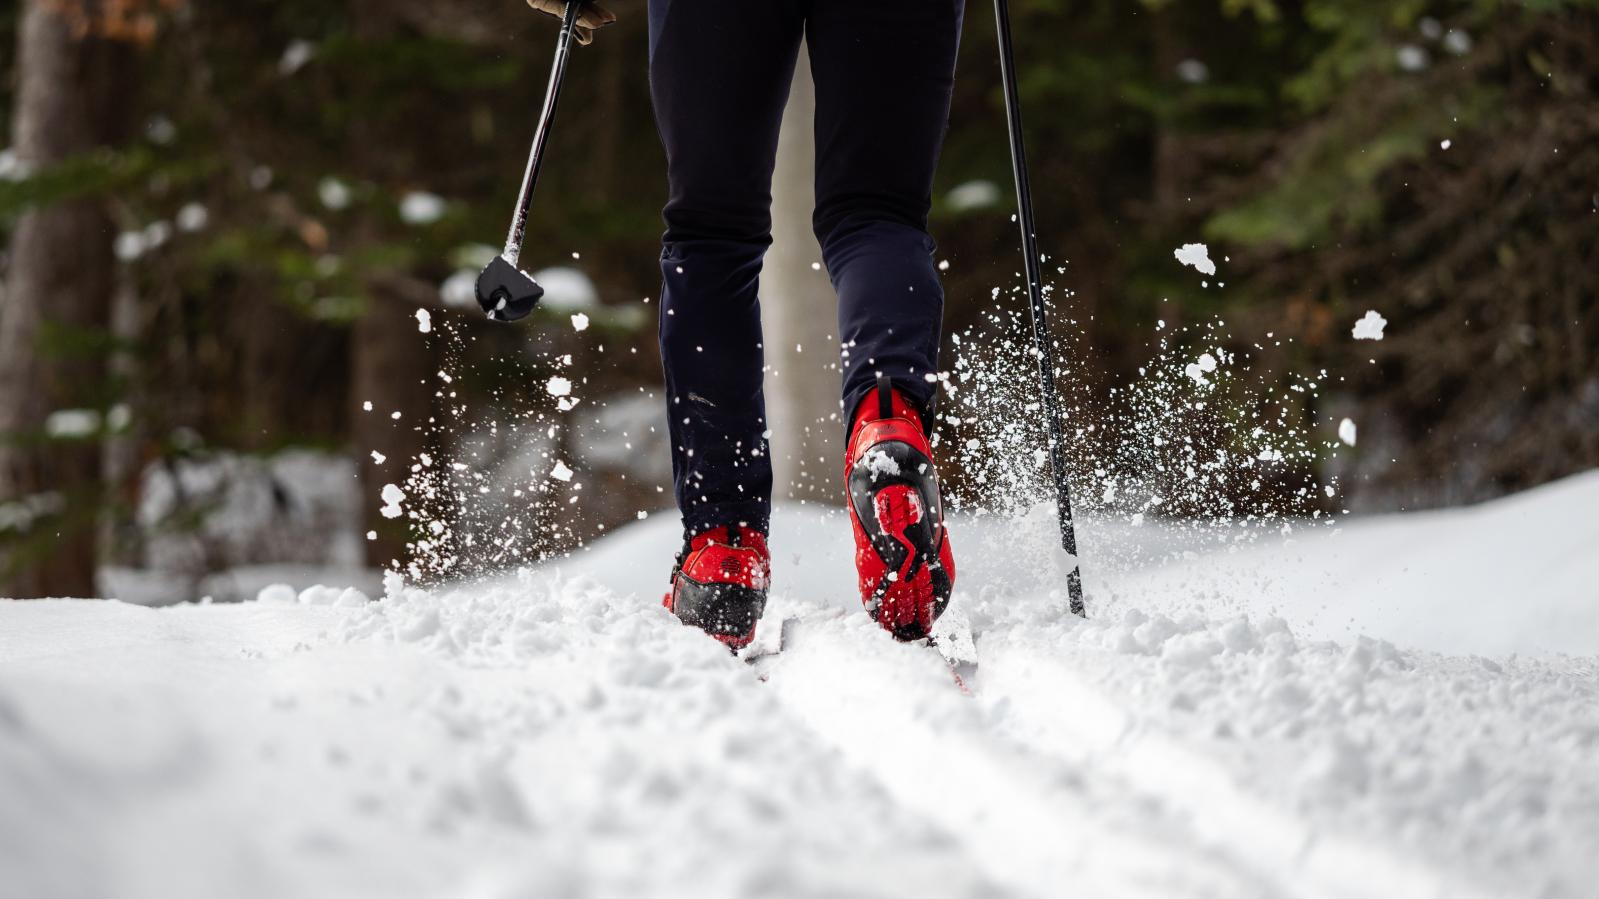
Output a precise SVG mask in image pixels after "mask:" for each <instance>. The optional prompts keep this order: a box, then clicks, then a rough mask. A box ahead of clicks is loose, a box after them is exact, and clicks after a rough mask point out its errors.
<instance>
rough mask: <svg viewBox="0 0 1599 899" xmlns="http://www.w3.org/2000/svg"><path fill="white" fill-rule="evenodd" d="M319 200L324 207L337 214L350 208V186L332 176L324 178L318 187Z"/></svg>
mask: <svg viewBox="0 0 1599 899" xmlns="http://www.w3.org/2000/svg"><path fill="white" fill-rule="evenodd" d="M316 194H317V199H319V200H321V201H322V205H323V206H326V207H327V208H329V209H331V210H333V211H334V212H337V211H339V210H341V209H348V208H349V206H350V199H351V196H352V195H351V192H350V186H349V185H348V184H345V183H344V182H343V181H341V180H339V179H338V178H334V177H332V176H328V177H326V178H323V179H322V180H321V181H320V182H318V183H317V186H316Z"/></svg>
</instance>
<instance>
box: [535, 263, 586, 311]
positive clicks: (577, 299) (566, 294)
mask: <svg viewBox="0 0 1599 899" xmlns="http://www.w3.org/2000/svg"><path fill="white" fill-rule="evenodd" d="M533 280H534V281H537V282H538V285H539V286H540V287H542V288H544V299H542V300H540V301H539V302H540V304H541V305H543V306H544V308H546V309H550V310H553V311H556V312H580V311H582V310H585V309H588V310H592V309H594V308H596V307H598V306H599V304H600V294H599V291H598V290H596V289H595V287H594V282H593V281H591V280H589V276H588V275H585V274H583V273H582V272H581V271H579V270H577V269H575V268H570V267H568V266H554V267H552V268H541V269H539V270H538V271H536V272H534V273H533Z"/></svg>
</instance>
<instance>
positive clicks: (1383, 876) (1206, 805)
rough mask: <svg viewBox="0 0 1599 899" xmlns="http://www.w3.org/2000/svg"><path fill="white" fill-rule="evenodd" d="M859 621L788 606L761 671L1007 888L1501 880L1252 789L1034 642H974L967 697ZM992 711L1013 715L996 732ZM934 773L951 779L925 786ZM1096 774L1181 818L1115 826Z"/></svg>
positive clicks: (1251, 891)
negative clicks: (1432, 859) (1436, 862)
mask: <svg viewBox="0 0 1599 899" xmlns="http://www.w3.org/2000/svg"><path fill="white" fill-rule="evenodd" d="M862 621H863V619H862V620H851V619H850V618H848V617H845V616H840V615H839V614H838V613H836V612H820V613H818V612H808V613H807V614H805V615H803V616H801V617H799V618H796V619H794V620H793V621H792V622H791V624H793V625H794V626H792V627H791V628H790V629H789V631H788V633H789V634H791V635H792V636H791V637H789V638H786V639H789V640H791V645H786V646H785V647H784V648H783V651H782V654H781V655H780V656H778V657H777V658H776V659H774V660H769V661H768V662H767V664H766V665H765V666H764V667H763V673H762V675H761V677H760V679H761V680H762V681H764V682H765V683H766V684H767V686H768V688H769V689H771V690H772V691H773V692H774V693H775V694H776V695H777V696H778V697H779V700H780V702H782V703H783V704H784V705H785V706H786V707H787V708H788V709H789V710H790V711H792V712H793V713H794V714H795V716H796V717H797V718H798V719H799V720H800V721H801V722H802V723H803V724H804V725H805V727H806V728H807V729H808V730H810V731H812V732H813V733H814V734H815V735H817V736H819V737H821V738H822V739H824V740H826V741H827V742H829V743H831V744H833V745H834V746H836V747H837V748H838V750H839V751H840V752H841V754H843V755H844V756H845V757H846V758H848V759H849V760H850V761H851V762H852V763H854V764H856V765H858V766H860V767H862V768H864V769H866V770H868V771H869V772H870V773H871V774H872V775H873V776H874V777H875V778H876V779H877V780H878V781H879V782H880V783H882V784H883V785H884V787H885V788H887V789H888V790H889V791H890V792H891V793H892V794H893V795H894V796H896V797H897V798H898V799H899V801H901V802H902V803H904V804H905V805H907V806H909V807H911V808H912V809H913V810H914V811H915V812H917V813H919V814H923V815H926V816H928V817H929V818H931V819H932V820H934V821H936V822H937V823H939V824H941V825H942V826H944V827H946V828H947V829H948V830H949V831H950V832H951V833H953V834H956V835H958V836H959V837H960V838H961V839H962V840H963V841H965V842H966V843H967V844H968V851H969V852H970V853H971V856H972V857H973V858H974V859H976V860H977V861H978V862H979V863H980V864H982V865H983V866H984V868H985V869H986V870H987V872H988V874H989V875H990V876H991V877H994V878H995V879H996V880H998V881H1000V882H1003V883H1006V884H1007V885H1009V886H1012V887H1014V888H1017V889H1020V890H1023V891H1025V892H1027V893H1029V894H1032V895H1039V896H1051V895H1060V894H1061V893H1062V892H1063V891H1065V890H1067V889H1070V890H1072V891H1079V892H1081V891H1086V892H1088V893H1090V894H1092V895H1106V896H1174V895H1185V896H1218V897H1221V896H1226V897H1242V896H1251V895H1260V896H1296V897H1303V899H1360V897H1384V899H1386V897H1392V896H1407V897H1417V899H1442V897H1450V899H1487V897H1490V896H1492V895H1495V894H1492V893H1488V892H1483V891H1481V890H1479V889H1477V888H1475V887H1474V886H1473V885H1471V884H1468V883H1465V882H1464V881H1463V880H1462V879H1460V878H1456V877H1449V876H1447V875H1445V874H1444V873H1442V872H1440V871H1438V870H1436V869H1435V868H1432V867H1429V866H1427V865H1426V864H1424V863H1420V862H1416V861H1413V860H1409V859H1405V858H1403V857H1400V856H1398V855H1396V854H1395V853H1394V852H1391V851H1388V850H1386V849H1384V848H1382V847H1379V846H1377V845H1374V844H1371V843H1365V842H1361V841H1359V840H1356V839H1352V838H1349V837H1346V836H1344V835H1342V834H1336V833H1329V832H1324V831H1322V830H1318V829H1317V827H1316V826H1315V825H1313V824H1312V823H1311V822H1309V821H1308V820H1306V819H1304V818H1303V817H1301V816H1298V815H1296V814H1295V813H1293V812H1292V811H1290V810H1288V809H1285V808H1281V807H1279V806H1276V805H1273V804H1272V803H1270V802H1269V801H1266V800H1263V799H1261V798H1259V797H1256V796H1254V795H1251V794H1250V792H1249V791H1248V790H1247V789H1246V788H1245V787H1243V786H1242V785H1240V784H1238V783H1237V782H1236V780H1235V779H1234V778H1233V777H1232V776H1231V775H1230V774H1229V773H1228V772H1227V771H1226V769H1225V768H1224V767H1223V766H1221V765H1219V764H1216V763H1214V762H1212V761H1210V760H1208V759H1206V758H1205V757H1203V756H1202V755H1201V754H1199V753H1196V752H1194V751H1191V750H1189V749H1188V748H1186V747H1184V746H1182V745H1180V744H1179V743H1178V742H1177V741H1176V740H1174V739H1172V738H1171V737H1168V736H1166V735H1164V734H1161V733H1160V732H1159V730H1158V728H1157V727H1155V726H1151V725H1150V724H1148V723H1146V722H1143V721H1140V720H1139V719H1138V718H1137V717H1136V716H1135V715H1134V714H1133V713H1131V712H1129V711H1127V710H1124V709H1123V708H1122V707H1120V706H1119V705H1118V704H1117V703H1116V702H1115V701H1114V700H1112V699H1111V698H1110V697H1109V696H1108V695H1107V694H1106V693H1105V692H1103V691H1102V690H1101V689H1099V688H1097V687H1096V686H1094V685H1093V684H1092V683H1090V682H1089V681H1088V679H1087V678H1086V677H1085V676H1084V675H1082V674H1080V673H1079V672H1077V671H1075V670H1073V669H1072V668H1071V667H1069V666H1068V665H1065V664H1063V663H1061V662H1060V661H1059V660H1058V659H1056V658H1052V657H1050V656H1049V655H1047V654H1045V653H1042V652H1039V651H1037V650H1035V649H1032V648H1030V647H1027V646H1025V645H1015V644H1011V643H1008V642H1006V641H1002V640H1001V641H994V642H993V644H992V645H988V646H984V647H983V649H982V659H981V665H980V668H979V673H978V676H977V679H976V682H975V684H971V685H969V686H970V689H971V692H972V695H970V696H962V695H961V694H960V692H959V690H958V689H957V688H956V687H955V686H954V685H953V684H951V683H949V680H950V678H949V673H948V669H947V668H946V667H945V666H944V663H943V662H942V660H940V659H938V658H937V657H936V656H935V655H933V654H932V653H931V652H926V653H919V652H917V651H916V650H915V649H914V648H912V647H898V646H892V647H891V651H888V652H885V651H884V649H883V645H882V634H881V633H880V632H879V631H878V630H877V628H876V627H875V626H872V625H870V624H863V623H862ZM874 643H875V644H876V645H875V646H874V645H873V644H874ZM892 650H898V651H892ZM884 684H892V685H893V688H891V689H883V688H882V685H884ZM862 685H873V688H864V687H863V686H862ZM995 716H1008V717H1009V718H1010V721H1011V723H1012V724H1013V725H1019V726H1012V727H1009V728H1005V731H1006V732H1005V733H1004V734H999V733H996V732H995V731H996V728H993V727H990V726H989V722H991V721H992V719H993V718H994V717H995ZM1062 765H1065V766H1066V769H1067V773H1066V774H1065V775H1064V776H1063V775H1062V773H1060V771H1059V769H1060V767H1061V766H1062ZM1052 769H1054V770H1052ZM956 772H958V774H956ZM1074 773H1075V774H1078V775H1080V776H1073V774H1074ZM952 780H953V781H954V782H953V783H949V782H951V781H952ZM940 782H945V783H946V784H948V785H950V786H953V787H954V789H945V790H929V789H928V788H927V785H928V784H930V783H940ZM1090 783H1092V784H1098V785H1100V786H1101V789H1104V790H1105V791H1106V793H1111V792H1113V791H1114V790H1115V789H1117V788H1124V789H1126V790H1127V791H1128V792H1127V794H1126V795H1124V796H1122V797H1119V798H1118V797H1115V796H1109V795H1101V796H1097V797H1096V798H1097V799H1099V800H1101V802H1105V801H1108V802H1110V803H1111V804H1112V807H1115V806H1117V805H1120V806H1123V807H1130V806H1136V805H1138V804H1140V803H1142V804H1144V806H1145V807H1144V808H1140V809H1138V810H1137V813H1139V814H1143V815H1145V816H1146V817H1147V816H1148V815H1149V814H1150V813H1151V810H1152V809H1153V810H1156V811H1155V813H1156V814H1158V815H1160V817H1161V819H1162V820H1161V821H1160V824H1161V825H1162V826H1163V827H1164V828H1165V829H1166V830H1168V831H1177V832H1176V833H1169V834H1168V836H1170V837H1172V839H1167V840H1164V841H1155V840H1151V839H1150V838H1148V837H1147V836H1139V835H1135V834H1133V833H1132V832H1130V831H1129V830H1127V829H1124V828H1121V827H1119V826H1118V823H1117V821H1116V820H1115V819H1114V817H1111V816H1105V815H1102V814H1096V813H1095V812H1094V811H1092V810H1093V809H1095V808H1103V806H1102V805H1096V804H1094V803H1089V802H1085V801H1084V799H1085V790H1087V789H1088V787H1089V784H1090ZM1074 807H1075V808H1077V809H1079V810H1078V811H1076V812H1073V811H1072V809H1073V808H1074ZM1107 818H1109V819H1108V820H1106V819H1107ZM997 821H1003V823H1002V824H996V823H995V822H997ZM1148 825H1149V822H1147V821H1145V822H1143V826H1144V827H1146V828H1147V827H1148ZM1184 841H1186V842H1187V843H1188V845H1183V843H1184ZM1063 847H1071V848H1070V849H1066V850H1063Z"/></svg>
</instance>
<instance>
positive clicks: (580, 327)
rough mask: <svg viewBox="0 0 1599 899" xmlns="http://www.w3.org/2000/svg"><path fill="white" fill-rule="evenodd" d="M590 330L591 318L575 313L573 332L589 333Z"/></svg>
mask: <svg viewBox="0 0 1599 899" xmlns="http://www.w3.org/2000/svg"><path fill="white" fill-rule="evenodd" d="M588 329H589V317H588V316H586V315H584V314H583V313H581V312H576V313H573V314H572V330H574V331H587V330H588Z"/></svg>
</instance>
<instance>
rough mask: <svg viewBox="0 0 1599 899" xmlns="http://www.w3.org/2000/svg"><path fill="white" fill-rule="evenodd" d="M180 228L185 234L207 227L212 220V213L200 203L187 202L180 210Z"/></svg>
mask: <svg viewBox="0 0 1599 899" xmlns="http://www.w3.org/2000/svg"><path fill="white" fill-rule="evenodd" d="M177 221H178V230H179V231H182V232H183V233H185V234H193V233H194V232H196V231H201V230H204V229H205V226H206V224H207V223H209V222H210V221H211V213H210V211H208V210H207V209H206V208H205V207H204V206H202V205H200V204H199V203H187V204H185V205H184V207H183V208H182V209H179V210H178V219H177Z"/></svg>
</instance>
